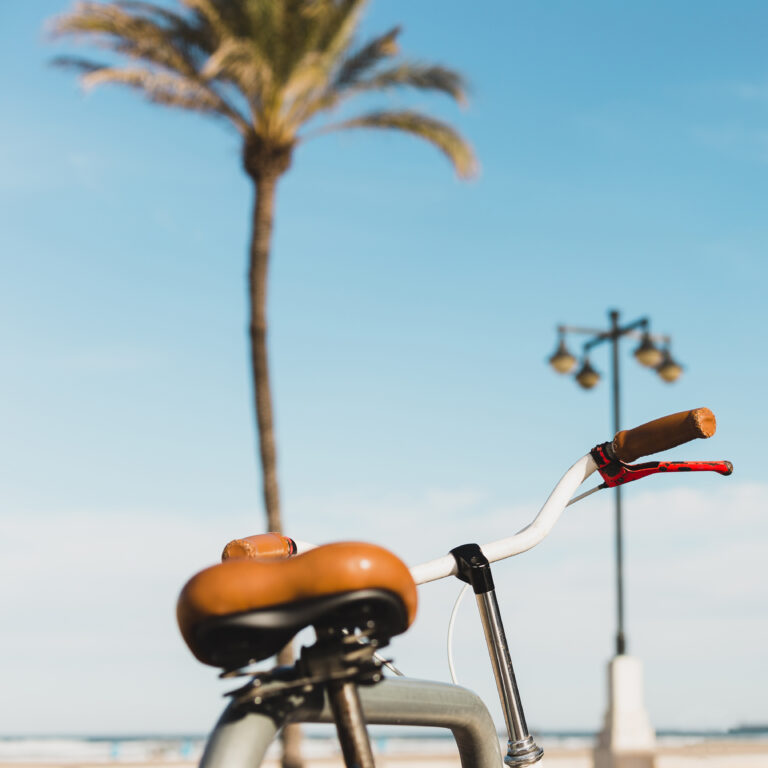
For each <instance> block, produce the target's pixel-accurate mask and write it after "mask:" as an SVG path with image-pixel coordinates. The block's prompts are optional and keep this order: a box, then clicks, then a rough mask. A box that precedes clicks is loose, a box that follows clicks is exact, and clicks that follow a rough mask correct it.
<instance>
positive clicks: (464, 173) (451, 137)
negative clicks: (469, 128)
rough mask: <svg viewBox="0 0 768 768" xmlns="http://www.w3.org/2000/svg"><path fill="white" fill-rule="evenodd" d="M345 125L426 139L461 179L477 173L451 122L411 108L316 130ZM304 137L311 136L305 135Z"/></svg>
mask: <svg viewBox="0 0 768 768" xmlns="http://www.w3.org/2000/svg"><path fill="white" fill-rule="evenodd" d="M348 128H384V129H389V130H397V131H403V132H404V133H409V134H411V135H412V136H417V137H418V138H421V139H424V140H425V141H428V142H429V143H430V144H432V145H434V146H435V147H437V148H438V149H439V150H440V151H441V152H442V153H443V154H444V155H445V156H446V157H447V158H448V159H449V160H450V161H451V163H452V164H453V167H454V168H455V169H456V172H457V173H458V175H459V176H461V177H462V178H465V179H466V178H471V177H472V176H474V175H475V174H476V173H477V160H476V158H475V155H474V152H473V151H472V148H471V147H470V146H469V144H468V143H467V142H466V141H465V140H464V139H463V138H462V136H461V135H460V134H459V133H458V132H457V131H456V130H454V129H453V128H452V127H451V126H450V125H448V124H447V123H444V122H442V121H440V120H436V119H434V118H432V117H427V116H426V115H423V114H421V113H420V112H414V111H412V110H401V111H386V112H384V111H383V112H370V113H368V114H366V115H361V116H360V117H354V118H352V119H350V120H344V121H342V122H340V123H333V124H331V125H328V126H325V127H323V128H322V129H320V130H319V131H317V132H316V133H317V134H320V133H328V132H330V131H340V130H346V129H348ZM305 138H310V137H309V136H308V137H305Z"/></svg>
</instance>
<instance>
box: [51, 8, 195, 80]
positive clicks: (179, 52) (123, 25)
mask: <svg viewBox="0 0 768 768" xmlns="http://www.w3.org/2000/svg"><path fill="white" fill-rule="evenodd" d="M165 15H168V14H167V13H166V14H165ZM176 18H177V20H178V22H179V25H180V26H179V27H177V28H175V29H173V30H169V29H167V28H166V27H164V26H163V25H162V24H161V23H159V22H158V21H157V20H155V19H152V18H150V17H149V16H147V15H141V14H138V13H130V12H129V11H128V10H126V9H125V8H124V7H120V6H118V5H116V4H111V5H110V4H107V3H96V2H80V3H77V5H76V6H75V10H74V11H73V12H72V13H70V14H67V15H64V16H59V17H58V18H56V19H55V20H54V22H53V25H52V32H53V35H54V36H55V37H63V36H64V35H69V36H74V37H87V38H88V40H89V42H91V43H93V44H94V45H97V46H98V47H100V48H106V49H109V50H113V51H116V52H117V53H122V54H124V55H126V56H129V57H131V58H135V59H145V60H147V61H151V62H153V63H155V64H157V65H158V66H162V67H168V68H170V69H174V70H176V71H179V72H183V73H186V74H191V73H192V72H194V70H195V65H194V62H193V61H192V60H190V57H189V56H188V55H186V53H185V51H184V50H183V49H182V48H181V47H180V46H179V45H178V44H177V36H176V33H177V32H178V29H180V28H183V27H182V26H181V25H183V20H182V19H181V18H180V17H176ZM187 28H188V26H187Z"/></svg>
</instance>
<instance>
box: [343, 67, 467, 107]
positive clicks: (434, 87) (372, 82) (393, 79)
mask: <svg viewBox="0 0 768 768" xmlns="http://www.w3.org/2000/svg"><path fill="white" fill-rule="evenodd" d="M398 86H408V87H410V88H417V89H419V90H431V91H441V92H442V93H445V94H447V95H448V96H451V97H452V98H454V99H456V101H458V102H459V104H465V103H466V100H467V95H466V93H467V86H466V83H465V82H464V78H463V77H462V76H461V75H460V74H459V73H458V72H454V71H453V70H452V69H447V68H446V67H440V66H430V65H423V64H410V63H407V62H406V63H403V64H399V65H397V66H395V67H391V68H389V69H383V70H379V71H378V72H376V73H375V74H373V75H372V76H370V77H367V78H364V79H360V80H358V81H357V82H355V83H354V84H353V85H352V86H351V87H352V89H353V90H355V91H383V90H386V89H388V88H395V87H398Z"/></svg>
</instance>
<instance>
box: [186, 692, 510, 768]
mask: <svg viewBox="0 0 768 768" xmlns="http://www.w3.org/2000/svg"><path fill="white" fill-rule="evenodd" d="M359 691H360V700H361V702H362V705H363V711H364V712H365V719H366V721H367V722H368V724H369V725H401V726H407V725H417V726H433V727H437V728H448V729H450V730H451V732H452V733H453V736H454V739H455V740H456V746H457V747H458V750H459V757H460V759H461V765H462V768H499V766H500V765H502V758H501V750H500V746H499V736H498V734H497V733H496V728H495V727H494V724H493V720H492V719H491V716H490V714H489V713H488V710H487V709H486V708H485V705H484V704H483V702H482V700H481V699H480V697H479V696H477V694H475V693H473V692H472V691H470V690H468V689H466V688H462V687H460V686H458V685H450V684H448V683H435V682H431V681H426V680H411V679H410V678H395V679H386V680H383V681H382V682H381V683H378V684H377V685H374V686H371V687H367V686H361V687H360V689H359ZM275 698H276V699H280V698H281V697H275ZM285 703H286V702H283V701H276V700H275V699H274V698H273V699H270V700H269V702H267V703H265V704H262V705H259V706H258V707H257V706H253V707H251V708H250V709H248V710H246V709H245V708H240V711H238V710H237V709H235V708H234V707H233V706H232V705H230V706H229V707H227V709H225V710H224V713H223V714H222V716H221V718H220V719H219V722H218V723H217V724H216V727H215V728H214V729H213V733H211V735H210V737H209V739H208V743H207V744H206V747H205V752H204V753H203V757H202V760H201V762H200V768H244V767H245V766H247V767H248V768H257V766H259V765H261V763H262V761H263V760H264V755H265V754H266V751H267V748H268V747H269V745H270V743H271V742H272V740H273V739H274V738H275V736H276V735H277V732H278V731H279V729H280V728H281V727H282V726H283V725H284V724H285V723H286V722H295V723H332V722H333V715H332V712H331V707H330V704H329V702H328V697H327V696H326V695H324V694H322V695H321V694H320V693H319V692H317V694H316V695H314V696H310V697H308V698H307V700H306V701H305V703H304V704H302V705H300V706H298V707H297V708H296V709H294V710H292V711H291V713H290V714H289V715H286V714H285V713H283V712H280V709H282V707H281V706H280V705H281V704H285ZM286 708H287V707H286Z"/></svg>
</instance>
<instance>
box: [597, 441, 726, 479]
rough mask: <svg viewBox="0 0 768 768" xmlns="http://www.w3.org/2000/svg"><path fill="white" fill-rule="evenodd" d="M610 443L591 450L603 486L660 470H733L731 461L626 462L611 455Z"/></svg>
mask: <svg viewBox="0 0 768 768" xmlns="http://www.w3.org/2000/svg"><path fill="white" fill-rule="evenodd" d="M610 445H611V444H610V443H603V444H602V445H598V446H596V447H595V448H593V449H592V451H591V454H592V458H593V459H594V460H595V463H596V464H597V470H598V472H600V475H601V476H602V478H603V480H604V482H603V483H602V484H601V485H600V487H601V488H615V487H616V486H617V485H626V484H627V483H631V482H632V481H633V480H639V479H640V478H642V477H648V475H655V474H657V473H659V472H717V473H718V474H720V475H730V474H731V472H733V464H731V462H730V461H647V462H645V463H643V464H625V463H624V462H623V461H619V460H618V459H616V458H614V457H613V456H612V455H611V454H612V451H611V450H610Z"/></svg>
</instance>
